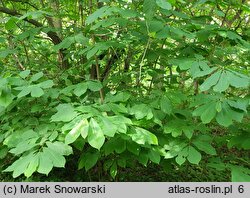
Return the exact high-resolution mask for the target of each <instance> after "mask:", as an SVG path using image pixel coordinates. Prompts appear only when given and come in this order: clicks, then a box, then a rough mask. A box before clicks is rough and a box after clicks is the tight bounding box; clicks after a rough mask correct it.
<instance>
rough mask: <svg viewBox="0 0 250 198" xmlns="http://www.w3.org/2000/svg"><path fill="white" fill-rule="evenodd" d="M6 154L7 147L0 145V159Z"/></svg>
mask: <svg viewBox="0 0 250 198" xmlns="http://www.w3.org/2000/svg"><path fill="white" fill-rule="evenodd" d="M7 154H8V147H6V146H2V148H1V149H0V159H4V158H5V156H6V155H7Z"/></svg>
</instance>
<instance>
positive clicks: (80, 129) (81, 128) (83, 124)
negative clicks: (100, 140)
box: [65, 120, 89, 144]
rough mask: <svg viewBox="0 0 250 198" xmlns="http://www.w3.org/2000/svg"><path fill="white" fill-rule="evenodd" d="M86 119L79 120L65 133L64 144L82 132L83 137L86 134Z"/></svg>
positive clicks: (74, 139) (70, 141) (72, 140)
mask: <svg viewBox="0 0 250 198" xmlns="http://www.w3.org/2000/svg"><path fill="white" fill-rule="evenodd" d="M88 126H89V125H88V120H81V121H80V122H79V123H78V124H77V125H75V127H74V128H73V129H72V130H71V131H70V132H69V133H68V134H67V135H66V137H65V144H71V143H73V142H74V141H76V139H77V138H78V137H79V136H80V135H81V134H82V133H83V135H84V136H85V138H86V137H87V135H88V134H86V131H88V130H86V127H87V128H88Z"/></svg>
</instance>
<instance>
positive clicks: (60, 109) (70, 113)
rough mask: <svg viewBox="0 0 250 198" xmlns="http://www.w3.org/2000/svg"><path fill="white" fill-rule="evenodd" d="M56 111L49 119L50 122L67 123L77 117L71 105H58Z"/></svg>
mask: <svg viewBox="0 0 250 198" xmlns="http://www.w3.org/2000/svg"><path fill="white" fill-rule="evenodd" d="M56 109H57V113H56V114H54V115H53V116H52V117H51V121H52V122H69V121H71V120H72V119H74V118H75V117H76V116H77V113H76V112H75V111H74V108H73V106H72V105H71V104H60V105H58V106H57V107H56Z"/></svg>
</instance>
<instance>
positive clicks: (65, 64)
mask: <svg viewBox="0 0 250 198" xmlns="http://www.w3.org/2000/svg"><path fill="white" fill-rule="evenodd" d="M0 12H2V13H5V14H8V15H11V16H22V14H20V13H19V12H17V11H16V10H10V9H8V8H6V7H0ZM23 20H24V21H27V22H28V23H30V24H32V25H34V26H36V27H44V26H43V24H42V23H40V22H38V21H36V20H34V19H28V18H24V19H23ZM45 33H46V34H47V35H48V37H49V38H50V39H51V41H52V42H53V43H54V44H55V45H57V44H59V43H61V42H62V40H61V38H60V37H59V36H58V35H57V33H56V32H53V31H48V32H45ZM65 56H66V49H60V50H59V57H60V58H61V59H62V60H61V61H62V62H61V64H62V67H63V68H68V65H69V63H68V60H64V57H65Z"/></svg>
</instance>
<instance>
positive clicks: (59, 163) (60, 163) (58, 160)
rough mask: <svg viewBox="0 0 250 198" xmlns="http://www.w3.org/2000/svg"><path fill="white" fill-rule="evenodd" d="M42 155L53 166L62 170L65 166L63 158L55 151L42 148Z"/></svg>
mask: <svg viewBox="0 0 250 198" xmlns="http://www.w3.org/2000/svg"><path fill="white" fill-rule="evenodd" d="M43 153H44V154H45V155H46V156H48V158H49V159H50V160H51V161H52V164H53V166H55V167H62V168H63V167H64V166H65V163H66V160H65V158H64V157H63V155H61V154H60V153H58V152H56V151H55V150H53V149H50V148H43Z"/></svg>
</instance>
